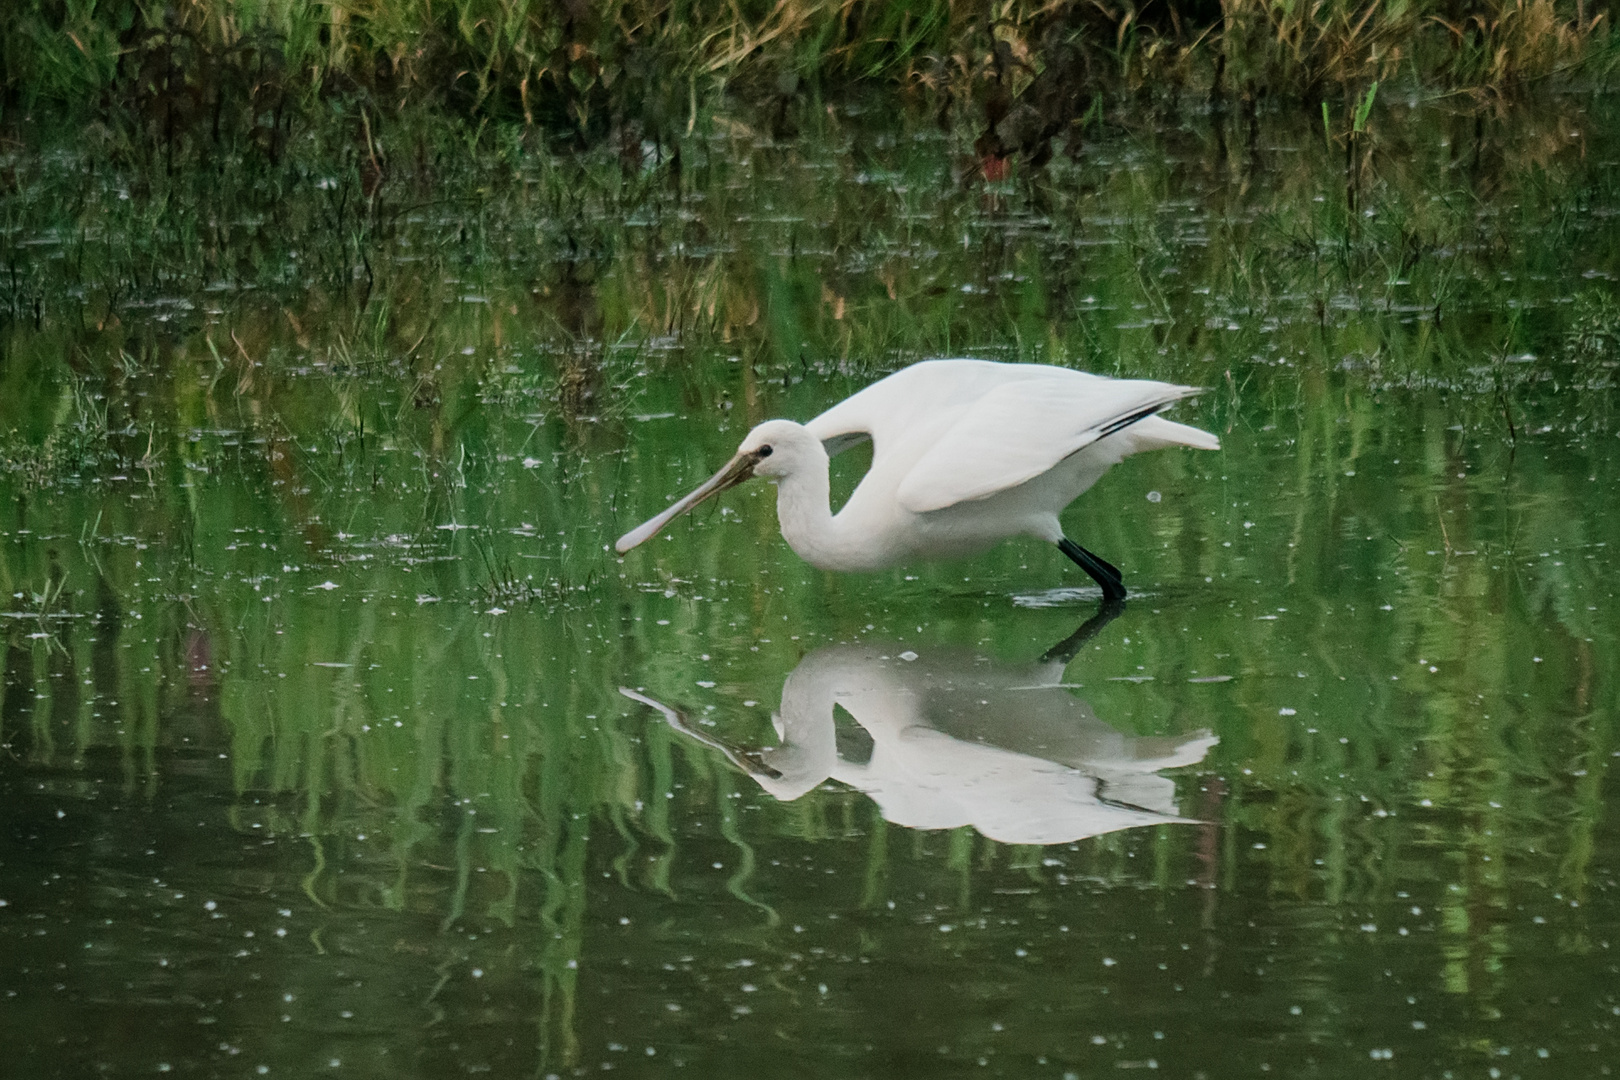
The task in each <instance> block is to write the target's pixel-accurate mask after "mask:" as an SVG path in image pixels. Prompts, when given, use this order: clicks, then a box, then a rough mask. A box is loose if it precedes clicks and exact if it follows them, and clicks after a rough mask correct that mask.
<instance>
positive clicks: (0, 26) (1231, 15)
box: [0, 0, 1613, 158]
mask: <svg viewBox="0 0 1620 1080" xmlns="http://www.w3.org/2000/svg"><path fill="white" fill-rule="evenodd" d="M1609 22H1610V19H1609V12H1608V10H1607V5H1606V4H1605V3H1603V2H1601V0H1594V2H1592V3H1588V2H1587V0H1395V2H1390V3H1383V4H1380V3H1377V2H1369V3H1366V4H1362V3H1359V2H1357V0H1320V2H1317V3H1305V2H1303V0H1288V2H1276V0H1225V2H1224V3H1215V2H1213V0H1147V2H1146V3H1143V4H1140V5H1138V4H1136V3H1134V2H1133V0H1122V2H1118V3H1115V2H1112V0H1047V2H1041V0H774V2H772V0H751V2H750V0H731V2H726V3H719V2H704V0H443V2H437V3H435V2H433V0H189V2H187V3H183V4H162V3H156V2H153V0H14V2H12V3H9V4H6V5H3V6H0V101H3V102H4V103H5V105H6V107H7V112H8V113H9V114H10V116H11V117H16V116H17V115H18V111H19V110H22V111H25V112H26V111H28V110H32V109H37V108H41V107H49V108H52V109H56V108H61V107H63V106H67V107H70V108H71V107H75V106H89V107H90V108H92V109H94V110H99V111H103V112H107V111H118V112H124V113H128V114H130V115H133V116H135V117H138V118H140V119H141V120H142V121H144V123H145V125H146V128H147V130H148V132H149V133H150V134H152V135H155V136H157V137H160V138H163V139H173V138H174V137H176V136H177V135H187V134H201V135H205V136H212V138H213V139H214V140H216V141H217V140H218V139H219V137H220V134H221V132H222V131H223V130H235V131H249V132H254V131H257V132H259V133H260V135H261V137H262V138H265V139H267V140H269V141H270V142H272V143H274V141H275V139H276V137H277V136H276V132H277V131H278V130H281V129H282V128H283V127H284V126H285V125H286V124H288V123H289V121H290V117H291V116H292V115H294V114H296V113H298V112H300V111H303V110H312V109H315V108H316V107H317V103H318V102H320V101H322V100H330V99H332V98H348V99H354V100H357V101H359V102H360V103H362V104H363V105H365V106H366V107H368V108H371V109H374V110H381V111H393V110H396V109H398V108H400V107H402V106H406V105H412V104H428V105H433V106H436V107H445V108H448V109H449V110H451V111H452V112H456V113H460V114H468V115H474V116H478V117H485V118H494V119H521V120H522V121H523V122H524V123H526V124H529V125H537V126H539V127H541V128H544V129H546V130H548V131H550V132H552V133H554V134H556V135H559V136H562V137H565V138H569V139H574V140H583V141H598V140H601V139H604V138H607V137H609V136H617V137H618V138H620V139H622V140H626V141H627V142H629V143H632V144H633V143H637V142H639V141H640V140H641V139H642V138H643V137H651V138H653V139H655V140H660V141H663V140H668V139H671V138H673V137H674V136H675V135H676V134H678V133H681V132H689V131H690V129H691V127H692V124H693V122H694V120H695V118H696V116H697V115H698V112H699V110H700V109H701V108H702V107H703V106H705V105H708V104H712V103H713V102H716V101H717V100H719V99H720V98H721V97H723V96H725V95H727V94H740V95H741V96H743V97H744V98H746V99H748V100H750V101H751V102H754V103H757V104H759V105H761V106H763V107H764V108H765V109H766V110H767V112H772V111H774V114H775V116H776V124H777V126H778V127H781V128H788V127H791V124H792V120H791V110H790V109H789V108H788V106H789V105H790V103H791V102H793V101H794V100H795V99H796V98H799V97H802V96H804V95H805V94H807V93H811V94H827V93H835V92H838V91H841V90H843V89H845V88H847V87H849V86H850V85H852V84H868V85H875V86H880V87H888V88H891V89H894V90H897V91H902V92H905V93H907V94H910V95H912V96H913V97H915V98H917V99H918V100H919V101H923V102H926V103H928V104H929V105H930V106H931V107H933V108H935V109H937V110H939V111H940V112H941V114H942V115H943V114H944V112H946V111H948V110H950V109H951V108H953V107H954V108H958V109H967V110H968V111H969V112H970V113H971V114H972V115H973V116H974V117H975V118H976V119H977V121H978V122H979V124H980V125H981V126H982V128H983V132H984V138H985V140H986V141H985V146H984V148H983V149H984V151H985V152H987V153H997V154H1003V155H1004V154H1007V153H1013V152H1021V153H1023V154H1025V155H1026V156H1028V157H1031V158H1034V157H1038V156H1041V155H1045V154H1050V153H1051V142H1052V139H1053V138H1054V137H1055V136H1057V135H1059V134H1061V133H1062V132H1063V131H1065V130H1066V129H1067V128H1068V127H1069V126H1071V125H1073V124H1076V123H1078V122H1080V121H1081V119H1082V118H1083V117H1084V116H1085V115H1086V114H1087V113H1088V112H1089V111H1090V110H1091V109H1092V107H1093V104H1094V98H1095V96H1096V95H1098V94H1105V93H1111V92H1122V91H1123V92H1169V93H1170V94H1172V95H1175V94H1179V93H1187V92H1191V93H1196V94H1201V95H1206V96H1208V97H1210V98H1212V99H1216V100H1220V99H1225V98H1235V99H1240V100H1245V101H1254V100H1256V99H1258V98H1262V97H1266V96H1273V97H1283V98H1294V99H1300V100H1304V101H1307V102H1309V103H1311V104H1313V105H1314V103H1315V101H1316V100H1317V99H1320V98H1323V97H1347V96H1348V95H1350V94H1352V93H1358V92H1359V91H1360V88H1361V87H1364V86H1365V85H1366V84H1367V83H1369V82H1371V81H1386V82H1387V81H1389V80H1392V79H1393V80H1397V81H1403V80H1404V81H1406V82H1409V83H1415V84H1420V85H1422V86H1424V87H1427V88H1432V89H1439V90H1468V91H1476V92H1489V93H1498V94H1501V93H1511V92H1513V91H1514V90H1516V89H1522V88H1524V87H1527V86H1530V85H1535V84H1538V83H1540V82H1542V81H1544V80H1546V79H1548V78H1550V77H1554V76H1560V75H1563V76H1572V77H1573V76H1576V75H1580V76H1581V77H1584V78H1585V79H1586V80H1588V81H1594V80H1595V81H1602V80H1604V79H1606V78H1608V77H1609V76H1610V75H1611V74H1612V71H1613V52H1612V50H1611V47H1610V44H1611V43H1610V36H1609Z"/></svg>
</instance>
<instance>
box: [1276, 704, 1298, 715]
mask: <svg viewBox="0 0 1620 1080" xmlns="http://www.w3.org/2000/svg"><path fill="white" fill-rule="evenodd" d="M1277 715H1278V716H1293V715H1295V710H1293V709H1290V708H1288V706H1286V705H1285V706H1283V707H1282V708H1280V709H1278V710H1277Z"/></svg>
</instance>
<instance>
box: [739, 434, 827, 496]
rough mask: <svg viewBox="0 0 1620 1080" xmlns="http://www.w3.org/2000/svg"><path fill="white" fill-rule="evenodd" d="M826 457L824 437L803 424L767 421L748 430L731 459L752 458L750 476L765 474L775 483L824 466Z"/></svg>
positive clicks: (747, 459)
mask: <svg viewBox="0 0 1620 1080" xmlns="http://www.w3.org/2000/svg"><path fill="white" fill-rule="evenodd" d="M817 455H819V456H820V460H817ZM826 457H827V452H826V450H824V449H823V448H822V445H821V440H820V439H818V438H816V437H815V436H814V435H812V434H810V432H809V430H808V429H807V428H806V427H805V426H804V425H803V424H795V423H794V422H793V421H792V420H767V421H765V422H764V423H763V424H760V425H759V426H758V427H756V428H755V429H754V430H753V431H750V432H749V433H748V436H747V437H746V438H745V439H743V441H742V445H741V446H739V447H737V456H736V457H735V458H733V459H732V460H733V461H734V462H735V461H739V460H746V461H751V462H752V463H753V464H752V466H751V469H750V475H752V476H762V477H764V478H765V479H767V480H770V481H772V482H773V483H774V482H776V481H777V480H780V479H782V478H783V477H785V476H789V475H791V474H793V473H795V472H798V471H799V470H800V469H802V468H805V467H815V466H817V465H821V467H823V468H825V467H826V466H825V464H823V463H824V462H825V460H826Z"/></svg>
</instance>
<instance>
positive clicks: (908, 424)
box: [618, 360, 1220, 601]
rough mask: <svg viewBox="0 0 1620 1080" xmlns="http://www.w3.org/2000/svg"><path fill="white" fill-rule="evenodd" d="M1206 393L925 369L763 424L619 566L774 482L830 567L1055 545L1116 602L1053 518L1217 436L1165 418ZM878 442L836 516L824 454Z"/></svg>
mask: <svg viewBox="0 0 1620 1080" xmlns="http://www.w3.org/2000/svg"><path fill="white" fill-rule="evenodd" d="M1197 392H1198V391H1197V389H1195V388H1193V387H1187V386H1176V385H1173V384H1170V383H1161V382H1152V381H1148V380H1142V379H1112V378H1108V377H1105V376H1100V375H1089V374H1086V373H1085V372H1079V371H1071V370H1069V369H1067V368H1058V367H1051V366H1048V365H1044V364H1000V363H993V362H991V361H987V360H926V361H923V362H922V363H918V364H913V365H911V366H910V367H907V368H904V369H902V370H900V371H897V372H895V373H894V374H893V375H890V376H888V377H887V378H885V379H881V380H879V381H878V382H875V383H873V384H872V385H871V386H868V387H867V388H866V389H864V390H861V391H860V392H858V393H856V394H854V395H852V396H851V397H849V398H847V399H845V400H844V401H842V402H840V403H839V404H837V405H835V406H833V407H832V408H830V409H828V410H827V411H826V412H824V413H822V414H821V415H820V416H818V417H816V418H815V419H813V420H811V421H810V422H809V423H807V424H797V423H794V422H793V421H791V420H767V421H766V422H765V423H763V424H760V425H759V426H758V427H756V428H754V429H753V430H752V431H750V432H749V433H748V436H747V438H745V439H744V440H743V441H742V445H741V446H740V447H739V448H738V450H737V453H736V455H735V456H734V457H733V458H732V459H731V461H730V462H728V463H727V465H726V467H725V468H723V469H721V470H720V471H719V472H718V473H716V474H715V475H714V476H713V477H711V478H710V479H709V480H708V481H707V482H706V483H704V484H703V485H702V486H701V487H699V488H698V489H697V490H695V491H693V492H692V493H691V494H690V495H688V496H686V497H685V498H683V499H681V500H680V501H678V502H676V503H675V504H674V505H672V506H670V507H669V509H667V510H665V511H664V512H663V513H662V514H659V515H658V516H657V517H655V518H653V519H651V520H650V521H648V522H646V523H645V524H643V525H641V526H640V527H638V528H636V529H633V530H632V531H630V532H628V533H626V534H625V535H624V536H623V537H621V538H620V539H619V542H618V550H619V552H620V553H621V554H622V553H624V552H627V551H629V550H630V549H631V548H633V547H636V546H637V545H638V544H641V543H644V542H645V541H647V540H648V539H650V538H651V537H652V536H654V535H655V534H656V533H657V532H658V531H659V530H660V529H662V528H663V527H664V526H665V525H667V524H668V523H669V522H670V521H671V520H673V519H674V518H675V517H677V516H679V515H680V514H682V513H685V512H686V511H687V510H690V509H691V508H692V507H694V506H696V505H697V504H698V503H700V502H702V501H703V500H704V499H706V498H708V497H709V496H711V495H714V494H716V493H717V492H720V491H724V490H725V489H726V488H729V487H732V486H735V485H736V484H739V483H742V482H743V481H744V480H747V479H749V478H750V477H753V476H761V477H764V478H766V479H768V480H771V481H772V482H774V483H775V484H776V485H777V517H778V520H779V522H780V524H781V528H782V536H783V537H784V538H785V539H786V540H787V542H788V544H789V546H791V547H792V548H793V550H794V551H796V552H797V553H798V554H799V555H800V556H801V557H802V558H803V559H804V560H805V561H806V562H808V563H810V564H811V565H812V566H815V567H818V568H820V569H823V570H877V569H882V568H884V567H889V566H894V565H898V564H901V563H904V562H908V561H911V560H914V559H928V558H948V557H954V556H962V555H971V554H975V553H977V552H979V551H982V550H984V549H986V548H988V547H991V546H992V545H994V544H996V543H998V542H999V541H1001V540H1004V539H1006V538H1008V537H1011V536H1019V535H1027V536H1034V537H1037V538H1039V539H1042V540H1046V541H1048V542H1051V543H1055V544H1057V545H1059V547H1061V548H1062V549H1063V551H1064V553H1065V554H1067V555H1068V556H1069V557H1070V558H1072V559H1074V561H1075V562H1077V563H1079V564H1080V566H1081V567H1082V568H1083V569H1085V570H1086V572H1087V573H1088V574H1090V575H1091V576H1092V577H1093V578H1095V579H1096V580H1097V582H1098V584H1099V585H1101V586H1102V588H1103V593H1104V596H1105V597H1106V598H1107V599H1109V600H1111V601H1117V600H1120V599H1123V597H1124V595H1125V590H1124V587H1123V585H1122V584H1121V582H1120V575H1119V571H1117V570H1115V569H1114V568H1113V567H1112V566H1111V565H1109V564H1108V563H1107V562H1105V561H1103V560H1102V559H1099V558H1098V557H1097V556H1095V555H1093V554H1091V553H1090V552H1088V551H1086V550H1085V549H1084V548H1082V547H1080V546H1079V545H1078V544H1075V543H1073V542H1072V541H1070V540H1068V539H1067V538H1066V537H1064V535H1063V530H1062V527H1061V526H1060V525H1059V524H1058V515H1059V514H1060V513H1061V512H1062V510H1063V508H1064V507H1066V506H1068V504H1069V503H1071V502H1073V501H1074V500H1075V499H1076V498H1078V497H1079V496H1080V494H1081V493H1082V492H1084V491H1085V490H1086V489H1087V488H1089V487H1090V486H1091V485H1092V484H1094V483H1096V482H1097V480H1098V479H1099V478H1100V477H1101V476H1102V474H1103V473H1105V472H1107V471H1108V469H1109V468H1111V467H1112V466H1114V465H1115V464H1118V463H1119V462H1120V461H1121V460H1123V459H1124V458H1125V457H1127V456H1129V455H1131V454H1135V453H1139V452H1140V451H1143V450H1153V449H1158V448H1160V447H1167V446H1189V447H1194V448H1197V449H1203V450H1217V449H1219V448H1220V442H1219V440H1218V439H1216V438H1215V436H1213V435H1211V434H1209V433H1208V432H1204V431H1200V430H1198V429H1197V428H1191V427H1187V426H1186V425H1184V424H1177V423H1174V422H1173V421H1170V420H1166V419H1164V418H1163V417H1160V416H1158V415H1156V414H1157V413H1158V412H1159V411H1161V410H1163V409H1165V408H1168V407H1169V406H1170V405H1173V404H1174V403H1175V402H1177V401H1179V400H1181V399H1182V398H1184V397H1187V396H1189V395H1191V394H1195V393H1197ZM865 439H871V440H872V466H871V468H870V470H868V472H867V474H866V475H865V477H863V478H862V479H861V482H860V484H859V485H858V486H857V487H856V489H855V492H854V494H852V495H851V496H850V498H849V501H848V502H847V503H846V504H845V505H844V507H843V508H842V509H841V510H840V511H839V512H838V513H837V514H833V513H832V511H831V509H830V506H829V482H828V458H829V456H830V455H834V454H837V453H840V452H841V451H843V450H845V449H847V448H849V447H850V446H853V445H855V444H856V443H858V442H861V441H863V440H865Z"/></svg>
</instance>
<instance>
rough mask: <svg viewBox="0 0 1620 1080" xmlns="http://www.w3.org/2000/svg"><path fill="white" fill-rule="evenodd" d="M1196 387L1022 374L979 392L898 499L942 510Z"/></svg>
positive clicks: (989, 491) (1037, 470)
mask: <svg viewBox="0 0 1620 1080" xmlns="http://www.w3.org/2000/svg"><path fill="white" fill-rule="evenodd" d="M1197 392H1198V391H1197V389H1196V388H1194V387H1190V386H1172V385H1169V384H1168V383H1161V382H1150V381H1147V380H1135V379H1121V380H1108V381H1102V380H1098V381H1086V382H1080V381H1076V380H1071V379H1028V380H1023V381H1019V382H1016V383H1008V384H1004V385H1002V386H999V387H997V388H995V389H994V390H991V391H990V392H989V393H987V394H985V395H984V396H983V397H982V398H980V399H979V400H978V401H977V402H976V403H974V404H973V405H972V406H971V407H970V408H968V409H967V410H966V411H965V412H964V413H963V414H962V415H961V417H960V418H959V419H958V420H957V421H956V423H955V424H953V425H952V426H951V427H950V428H949V429H948V430H947V431H946V432H945V433H944V434H943V435H942V436H941V437H940V438H939V440H938V441H937V442H936V443H935V444H934V446H933V447H932V448H930V449H929V450H928V452H927V453H925V454H924V455H923V456H922V457H921V458H920V459H919V460H918V461H917V463H916V464H915V465H914V466H912V468H911V471H910V472H908V473H907V474H906V476H905V479H904V480H902V481H901V482H900V487H899V490H898V492H897V493H896V495H897V497H898V500H899V502H900V505H901V506H903V507H904V508H905V509H907V510H909V511H911V512H912V513H915V514H922V513H927V512H929V511H931V510H943V509H945V508H946V507H947V506H953V505H955V504H956V503H959V502H968V501H971V500H974V499H984V498H988V497H989V496H991V495H994V494H996V493H997V492H999V491H1005V490H1007V489H1008V488H1013V487H1017V486H1018V485H1019V484H1022V483H1025V482H1026V481H1029V480H1033V479H1034V478H1035V477H1037V476H1039V475H1041V474H1042V473H1044V472H1046V471H1047V470H1048V469H1051V468H1052V467H1053V466H1054V465H1056V464H1057V463H1058V462H1060V461H1062V460H1063V459H1064V458H1066V457H1068V456H1069V455H1070V454H1073V453H1075V452H1076V451H1078V450H1082V449H1084V448H1085V447H1087V446H1089V445H1091V444H1092V443H1094V442H1096V441H1097V440H1098V439H1101V438H1104V437H1106V436H1108V435H1112V434H1114V433H1115V432H1116V431H1120V430H1122V429H1124V428H1126V427H1129V426H1130V425H1131V424H1133V423H1135V422H1137V421H1138V420H1142V419H1144V418H1146V417H1149V416H1152V415H1153V414H1154V413H1156V412H1158V411H1159V410H1160V409H1163V408H1165V407H1166V406H1168V405H1171V404H1173V403H1174V402H1176V401H1179V400H1180V399H1182V398H1184V397H1187V396H1188V395H1189V394H1196V393H1197Z"/></svg>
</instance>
